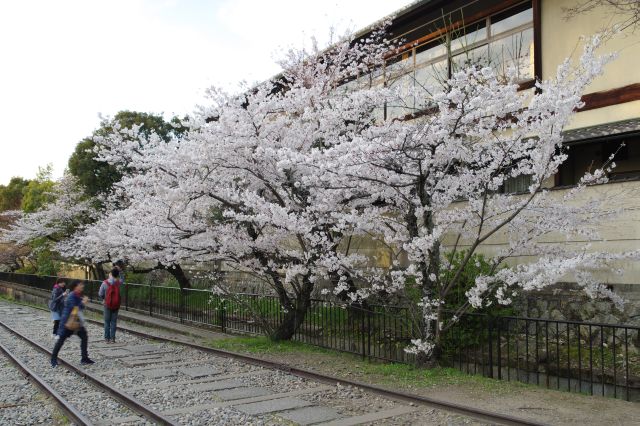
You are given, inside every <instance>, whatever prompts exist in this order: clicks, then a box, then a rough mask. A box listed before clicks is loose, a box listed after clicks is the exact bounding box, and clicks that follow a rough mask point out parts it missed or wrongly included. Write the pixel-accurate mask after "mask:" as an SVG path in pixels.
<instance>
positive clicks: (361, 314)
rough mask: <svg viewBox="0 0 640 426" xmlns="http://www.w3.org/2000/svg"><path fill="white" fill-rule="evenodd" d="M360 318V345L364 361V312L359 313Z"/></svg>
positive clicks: (365, 354)
mask: <svg viewBox="0 0 640 426" xmlns="http://www.w3.org/2000/svg"><path fill="white" fill-rule="evenodd" d="M360 318H361V324H360V340H361V342H360V344H361V345H362V359H363V360H364V359H365V358H366V357H367V349H366V346H365V345H364V340H365V338H366V336H365V333H364V310H361V311H360Z"/></svg>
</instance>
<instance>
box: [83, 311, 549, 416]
mask: <svg viewBox="0 0 640 426" xmlns="http://www.w3.org/2000/svg"><path fill="white" fill-rule="evenodd" d="M88 321H90V322H92V323H95V324H102V323H101V322H100V321H97V320H93V319H91V320H88ZM118 329H120V330H121V331H124V332H127V333H131V334H133V335H136V336H139V337H145V338H147V339H153V340H159V341H164V342H168V343H173V344H178V345H183V346H188V347H191V348H193V349H197V350H201V351H203V352H208V353H212V354H215V355H219V356H224V357H227V358H232V359H237V360H241V361H244V362H246V363H249V364H253V365H258V366H261V367H265V368H268V369H271V370H279V371H283V372H286V373H289V374H293V375H295V376H298V377H303V378H306V379H311V380H315V381H318V382H323V383H328V384H333V385H335V384H336V383H340V384H343V385H349V386H353V387H357V388H360V389H363V390H366V391H368V392H371V393H375V394H378V395H381V396H385V397H387V398H391V399H395V400H399V401H405V402H410V403H415V404H420V405H427V406H430V407H432V408H438V409H441V410H445V411H449V412H453V413H456V414H461V415H465V416H469V417H473V418H475V419H479V420H486V421H490V422H494V423H497V424H501V425H508V426H546V424H545V423H540V422H536V421H533V420H529V419H523V418H520V417H515V416H511V415H508V414H502V413H495V412H492V411H488V410H484V409H481V408H476V407H471V406H468V405H463V404H457V403H455V402H449V401H443V400H439V399H435V398H430V397H427V396H421V395H416V394H412V393H407V392H399V391H394V390H391V389H386V388H383V387H380V386H376V385H372V384H369V383H363V382H358V381H355V380H349V379H344V378H340V377H335V376H330V375H326V374H321V373H317V372H315V371H310V370H306V369H303V368H298V367H292V366H289V365H286V364H282V363H279V362H275V361H268V360H265V359H261V358H257V357H254V356H251V355H245V354H240V353H236V352H231V351H227V350H224V349H216V348H211V347H208V346H203V345H199V344H197V343H193V342H187V341H184V340H182V339H174V338H169V337H164V336H159V335H154V334H149V333H145V332H143V331H139V330H135V329H131V328H129V327H122V326H120V325H119V326H118Z"/></svg>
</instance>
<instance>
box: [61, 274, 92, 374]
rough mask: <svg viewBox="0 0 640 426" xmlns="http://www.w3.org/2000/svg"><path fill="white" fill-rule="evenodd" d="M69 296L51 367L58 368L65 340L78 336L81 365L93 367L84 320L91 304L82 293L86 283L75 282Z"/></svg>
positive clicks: (70, 288)
mask: <svg viewBox="0 0 640 426" xmlns="http://www.w3.org/2000/svg"><path fill="white" fill-rule="evenodd" d="M69 290H70V292H69V295H68V296H67V298H66V300H65V302H64V309H63V311H62V315H61V317H60V326H59V327H58V340H57V341H56V344H55V346H54V347H53V352H52V353H51V367H54V368H55V367H57V366H58V353H59V352H60V349H61V348H62V345H63V344H64V342H65V340H67V339H68V338H69V337H71V336H73V335H74V334H77V335H78V337H80V355H81V358H80V363H81V364H82V365H91V364H95V362H94V361H93V360H92V359H91V358H89V352H88V346H89V338H88V336H87V329H86V327H85V320H84V308H85V306H86V304H87V303H88V302H89V298H88V297H87V296H85V295H84V294H83V293H82V292H83V291H84V282H82V281H73V282H72V283H71V285H70V286H69Z"/></svg>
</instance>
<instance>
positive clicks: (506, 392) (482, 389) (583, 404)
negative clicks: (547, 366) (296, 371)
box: [252, 353, 640, 426]
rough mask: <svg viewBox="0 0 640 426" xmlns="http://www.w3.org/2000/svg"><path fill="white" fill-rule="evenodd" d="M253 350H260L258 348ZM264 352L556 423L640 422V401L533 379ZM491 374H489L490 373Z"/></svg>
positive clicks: (321, 368)
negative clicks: (427, 375)
mask: <svg viewBox="0 0 640 426" xmlns="http://www.w3.org/2000/svg"><path fill="white" fill-rule="evenodd" d="M252 355H256V354H255V353H254V354H252ZM259 356H260V357H263V358H267V359H270V360H273V361H278V362H282V363H286V364H290V365H295V366H296V367H301V368H306V369H309V370H314V371H317V372H320V373H325V374H330V375H333V376H337V377H345V378H349V379H352V380H357V381H361V382H367V383H373V384H377V385H380V386H384V387H388V388H393V389H402V390H404V391H407V392H411V393H415V394H419V395H424V396H428V397H430V398H435V399H440V400H446V401H451V402H457V403H462V404H467V405H472V406H475V407H478V408H482V409H485V410H489V411H495V412H501V413H505V414H510V415H514V416H518V417H521V418H527V419H532V420H535V421H537V422H542V423H548V424H554V425H609V426H613V425H625V426H627V425H640V403H633V402H626V401H620V400H614V399H612V398H603V397H598V396H586V395H580V394H575V393H569V392H561V391H556V390H548V389H543V388H538V387H536V386H532V385H523V384H519V383H509V382H504V381H497V380H496V381H493V382H495V384H491V385H489V386H487V384H486V380H478V381H477V382H470V381H465V382H464V383H460V384H437V385H430V386H416V385H412V384H409V383H406V382H405V381H404V380H393V378H390V377H388V376H384V377H381V376H379V375H378V376H376V375H375V374H370V373H368V372H365V371H361V369H358V368H354V365H353V364H350V363H344V362H336V361H337V360H336V359H335V357H334V356H333V355H331V354H323V353H278V354H261V355H259ZM487 380H489V379H487Z"/></svg>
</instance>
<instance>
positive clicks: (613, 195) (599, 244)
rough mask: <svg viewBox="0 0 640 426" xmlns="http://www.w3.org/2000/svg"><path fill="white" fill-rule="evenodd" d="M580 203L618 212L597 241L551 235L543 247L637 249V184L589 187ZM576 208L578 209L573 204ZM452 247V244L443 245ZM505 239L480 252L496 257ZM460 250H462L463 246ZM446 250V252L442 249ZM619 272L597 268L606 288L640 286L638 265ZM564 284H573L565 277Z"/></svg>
mask: <svg viewBox="0 0 640 426" xmlns="http://www.w3.org/2000/svg"><path fill="white" fill-rule="evenodd" d="M566 191H568V190H567V189H559V190H553V191H551V196H552V197H554V198H556V199H558V200H560V199H561V198H562V197H563V196H564V195H565V193H566ZM583 199H602V200H605V201H604V207H605V208H611V207H614V208H619V209H620V211H619V213H618V215H617V216H615V218H614V219H613V220H603V222H602V226H600V228H599V230H598V233H599V234H600V238H598V239H594V240H590V241H586V240H583V239H576V240H566V239H564V238H561V237H560V236H558V235H550V236H547V237H545V238H544V239H542V241H543V242H544V243H546V244H551V245H553V244H562V245H568V246H570V247H573V248H576V249H581V248H583V247H585V246H586V245H587V244H589V245H590V251H593V252H611V253H619V252H625V251H631V250H638V249H640V182H617V183H609V184H605V185H597V186H592V187H589V188H587V189H586V192H585V194H584V197H583ZM576 203H577V204H575V205H580V204H579V203H580V200H576ZM446 243H450V244H452V243H453V241H452V240H451V241H445V247H447V246H446ZM504 243H505V236H504V234H502V235H500V234H499V233H498V234H496V235H495V236H493V237H492V238H490V240H489V241H487V242H486V243H483V245H482V246H481V247H480V249H479V251H480V252H481V253H485V254H487V255H488V256H491V255H493V254H495V253H496V252H497V251H498V250H500V249H501V248H503V247H504ZM460 246H462V247H465V244H464V243H463V244H461V245H460ZM445 250H447V248H445ZM533 259H535V256H534V255H532V256H524V257H518V258H513V259H511V260H510V261H509V262H508V263H510V264H512V265H513V264H517V263H526V262H530V261H532V260H533ZM613 266H614V267H615V268H620V269H621V270H622V272H623V273H622V275H617V274H613V273H612V271H611V268H610V267H604V268H600V269H599V270H597V271H599V273H598V274H597V275H598V276H599V277H600V279H601V280H602V282H603V283H606V284H640V262H635V261H632V262H622V263H617V264H614V265H613ZM563 281H572V278H571V277H565V278H564V279H563Z"/></svg>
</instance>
